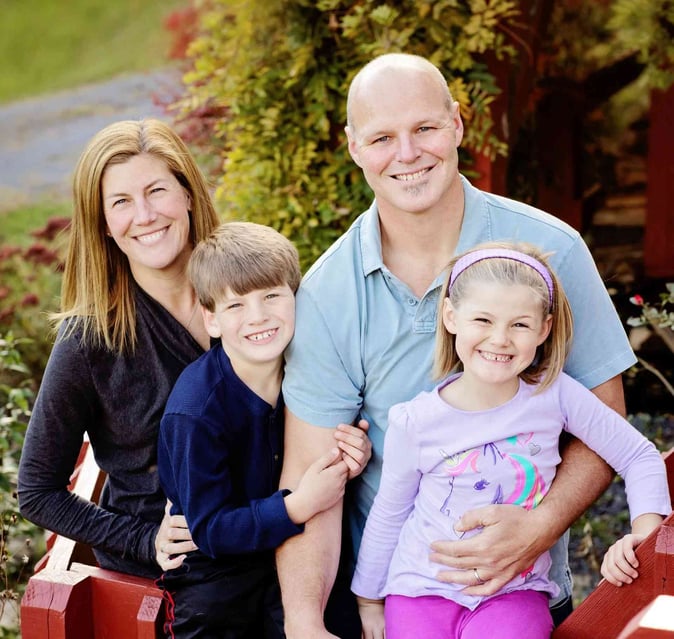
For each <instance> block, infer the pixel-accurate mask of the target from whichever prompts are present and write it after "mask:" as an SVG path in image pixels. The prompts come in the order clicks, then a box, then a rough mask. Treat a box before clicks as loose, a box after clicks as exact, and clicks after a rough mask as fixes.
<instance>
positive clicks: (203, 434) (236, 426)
mask: <svg viewBox="0 0 674 639" xmlns="http://www.w3.org/2000/svg"><path fill="white" fill-rule="evenodd" d="M283 421H284V418H283V399H282V397H281V396H280V395H279V400H278V402H277V405H276V407H275V408H272V406H270V405H269V404H268V403H267V402H266V401H264V400H263V399H262V398H260V397H259V396H258V395H256V394H255V393H254V392H253V391H251V390H250V389H249V388H248V387H247V386H246V385H245V384H244V383H243V382H242V381H241V380H240V379H239V378H238V377H237V375H236V374H235V372H234V370H233V369H232V366H231V363H230V361H229V358H228V357H227V354H226V353H225V352H224V350H223V348H222V346H221V345H220V344H217V345H216V346H213V347H212V348H211V349H210V350H209V351H208V352H207V353H205V354H204V355H202V356H201V357H200V358H199V359H198V360H196V361H195V362H193V363H192V364H190V365H189V366H188V367H187V368H186V369H185V370H184V371H183V372H182V374H181V375H180V377H179V378H178V381H177V382H176V384H175V386H174V388H173V391H172V392H171V395H170V396H169V399H168V402H167V404H166V410H165V412H164V416H163V418H162V420H161V427H160V434H159V446H158V464H159V479H160V482H161V485H162V488H163V489H164V491H165V492H166V495H167V497H168V498H169V499H170V500H171V502H172V503H173V508H172V514H183V515H185V518H186V519H187V524H188V527H189V529H190V532H191V533H192V539H193V540H194V542H195V543H196V544H197V546H198V547H199V551H200V552H201V553H204V554H205V555H208V556H209V557H212V558H217V559H218V563H222V561H225V563H227V561H228V559H229V560H231V561H232V562H234V563H240V561H241V557H238V558H236V557H234V556H237V555H241V554H242V553H263V554H268V555H269V557H270V559H272V560H273V550H274V549H275V548H277V547H278V546H280V545H281V544H282V543H283V542H284V541H285V540H286V539H288V538H289V537H291V536H293V535H296V534H298V533H300V532H302V530H303V526H297V525H295V524H294V523H293V522H292V521H291V520H290V518H289V517H288V512H287V510H286V507H285V503H284V500H283V497H284V495H285V494H287V491H283V492H282V491H280V490H278V482H279V478H280V474H281V465H282V462H283ZM265 551H266V552H265ZM191 554H194V553H191ZM196 554H199V553H196ZM228 556H229V557H228ZM194 559H195V560H196V559H197V557H195V558H194ZM258 559H260V557H258ZM189 560H190V556H189V555H188V557H187V559H186V562H188V563H189Z"/></svg>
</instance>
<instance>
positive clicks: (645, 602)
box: [552, 449, 674, 639]
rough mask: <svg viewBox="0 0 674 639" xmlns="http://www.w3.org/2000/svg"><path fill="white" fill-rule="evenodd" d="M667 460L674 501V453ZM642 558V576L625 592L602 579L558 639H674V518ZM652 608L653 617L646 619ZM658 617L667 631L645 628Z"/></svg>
mask: <svg viewBox="0 0 674 639" xmlns="http://www.w3.org/2000/svg"><path fill="white" fill-rule="evenodd" d="M663 458H664V460H665V465H666V466H667V478H668V481H669V494H670V495H671V496H673V497H674V449H672V450H670V451H669V452H668V453H666V454H664V455H663ZM636 555H637V559H638V560H639V577H638V578H637V579H636V580H635V581H634V582H633V583H631V584H630V585H628V586H621V587H620V588H618V587H617V586H612V585H611V584H610V583H608V582H607V581H605V580H603V581H601V582H600V583H599V585H598V586H597V587H596V588H595V589H594V590H593V591H592V592H591V593H590V594H589V595H588V596H587V597H586V599H585V600H584V601H583V602H582V603H581V604H580V605H579V606H578V607H577V608H576V609H575V610H574V611H573V613H572V614H571V615H569V617H568V618H567V619H566V620H565V621H564V623H562V624H561V625H560V626H559V628H557V629H556V630H555V632H554V633H553V635H552V636H553V639H616V638H618V637H620V639H656V638H660V637H669V638H670V639H671V638H672V637H674V514H672V515H670V516H669V517H667V519H666V520H665V521H664V522H663V523H662V525H661V526H660V527H659V528H658V529H657V530H655V531H653V533H651V534H650V535H649V536H648V537H647V538H646V539H645V540H644V541H643V542H642V543H641V544H640V545H639V547H638V548H637V550H636ZM651 607H653V609H654V610H652V611H651V615H650V616H646V615H643V612H644V611H645V610H646V609H649V608H651ZM663 615H664V620H663ZM653 617H656V618H658V622H657V623H659V624H660V625H661V626H662V628H661V629H658V628H657V627H656V628H649V627H648V626H647V625H644V624H652V623H654V622H653ZM665 622H666V623H665Z"/></svg>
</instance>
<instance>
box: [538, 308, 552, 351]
mask: <svg viewBox="0 0 674 639" xmlns="http://www.w3.org/2000/svg"><path fill="white" fill-rule="evenodd" d="M551 330H552V315H551V314H550V313H548V315H547V316H546V317H545V318H544V319H543V324H542V325H541V332H540V334H539V336H538V345H539V346H540V345H541V344H542V343H543V342H544V341H545V340H546V339H548V335H550V331H551Z"/></svg>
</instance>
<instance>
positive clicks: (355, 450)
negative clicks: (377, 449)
mask: <svg viewBox="0 0 674 639" xmlns="http://www.w3.org/2000/svg"><path fill="white" fill-rule="evenodd" d="M368 428H370V424H368V423H367V421H366V420H364V419H361V420H360V421H359V422H358V426H351V425H350V424H338V426H337V429H336V430H335V439H336V440H337V446H339V449H340V450H341V451H342V453H343V454H342V459H343V460H344V462H345V463H346V465H347V466H348V467H349V479H353V478H354V477H357V476H358V475H360V474H361V473H362V472H363V470H364V469H365V466H366V465H367V462H368V461H370V457H372V442H371V441H370V438H369V437H368V436H367V430H368Z"/></svg>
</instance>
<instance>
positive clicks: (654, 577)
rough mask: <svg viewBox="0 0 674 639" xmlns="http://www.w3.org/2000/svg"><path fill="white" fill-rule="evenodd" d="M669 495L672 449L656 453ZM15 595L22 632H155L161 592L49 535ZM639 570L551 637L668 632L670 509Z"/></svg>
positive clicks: (90, 465)
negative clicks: (100, 564) (42, 554)
mask: <svg viewBox="0 0 674 639" xmlns="http://www.w3.org/2000/svg"><path fill="white" fill-rule="evenodd" d="M664 459H665V464H666V465H667V472H668V478H669V485H670V486H669V488H670V494H671V495H674V449H672V450H671V451H669V453H667V454H665V455H664ZM103 479H104V477H103V473H102V472H101V471H100V470H99V469H98V467H97V465H96V462H95V460H94V457H93V453H92V451H91V450H90V448H89V447H88V445H87V444H85V445H84V446H83V453H82V455H81V463H80V464H79V467H78V469H77V470H76V473H75V475H74V476H73V482H72V484H71V487H72V490H74V491H75V492H77V493H78V494H79V495H81V496H82V497H84V498H86V499H92V500H96V499H97V498H98V495H99V494H100V488H101V486H102V483H103ZM47 547H48V552H47V554H46V555H45V557H44V558H43V560H42V561H41V562H40V563H39V564H38V567H37V568H36V570H37V571H38V572H36V574H35V575H33V577H31V579H30V581H29V583H28V586H27V589H26V593H25V595H24V596H23V599H22V601H21V632H22V638H23V639H45V638H46V637H49V639H102V638H105V639H112V638H115V639H118V638H120V637H124V638H125V639H126V638H132V637H136V638H137V639H155V637H157V636H161V633H160V628H161V624H162V622H163V606H162V605H161V592H160V591H159V589H158V588H157V587H156V586H155V585H154V584H153V582H152V581H150V580H148V579H141V578H139V577H132V576H130V575H124V574H121V573H117V572H113V571H109V570H103V569H102V568H98V567H96V566H95V561H94V559H93V554H92V553H91V550H90V549H89V548H87V547H86V546H83V545H81V544H78V543H75V542H73V541H71V540H69V539H65V538H63V537H59V536H54V535H52V536H50V538H49V539H48V541H47ZM637 556H638V558H639V563H640V568H639V572H640V576H639V578H638V579H637V580H636V581H635V582H634V583H633V584H630V585H629V586H623V587H622V588H616V587H615V586H612V585H610V584H609V583H608V582H606V581H602V582H601V583H600V584H599V585H598V586H597V588H596V589H595V590H594V591H593V592H592V593H590V595H589V596H588V597H587V598H586V599H585V601H584V602H583V603H582V604H580V606H578V608H577V609H576V610H574V612H573V613H572V614H571V615H570V616H569V617H568V619H567V620H566V621H565V622H564V623H563V624H562V625H561V626H560V627H559V628H557V629H556V630H555V632H554V634H553V639H665V638H667V639H674V514H673V515H670V516H669V517H668V518H667V519H666V520H665V521H664V522H663V524H662V526H661V527H660V528H659V529H658V530H656V531H654V532H653V533H652V534H651V535H650V536H649V537H648V538H647V539H646V540H645V541H644V542H643V543H642V544H641V545H640V546H639V548H638V549H637Z"/></svg>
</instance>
